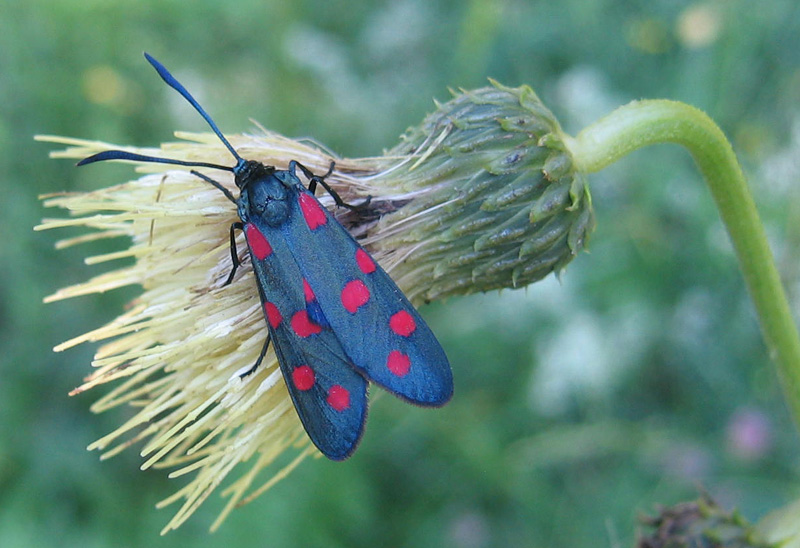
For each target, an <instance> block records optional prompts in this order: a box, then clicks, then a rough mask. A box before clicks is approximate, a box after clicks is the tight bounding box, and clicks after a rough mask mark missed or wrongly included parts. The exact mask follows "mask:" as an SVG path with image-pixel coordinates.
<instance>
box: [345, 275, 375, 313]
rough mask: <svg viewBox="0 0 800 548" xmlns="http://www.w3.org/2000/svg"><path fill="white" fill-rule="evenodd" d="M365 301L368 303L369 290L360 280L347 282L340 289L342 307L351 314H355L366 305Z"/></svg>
mask: <svg viewBox="0 0 800 548" xmlns="http://www.w3.org/2000/svg"><path fill="white" fill-rule="evenodd" d="M367 301H369V289H368V288H367V286H366V285H365V284H364V282H362V281H361V280H352V281H350V282H347V284H346V285H345V286H344V289H342V306H344V307H345V309H346V310H347V311H348V312H350V313H351V314H355V312H356V310H358V309H359V308H360V307H362V306H364V305H365V304H367Z"/></svg>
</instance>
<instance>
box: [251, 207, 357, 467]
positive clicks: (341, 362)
mask: <svg viewBox="0 0 800 548" xmlns="http://www.w3.org/2000/svg"><path fill="white" fill-rule="evenodd" d="M245 235H246V238H247V242H248V246H249V248H250V256H251V258H252V261H253V268H254V270H255V274H256V280H257V282H258V288H259V293H260V296H261V302H262V304H263V307H264V314H265V317H266V319H267V324H268V326H269V332H270V336H271V339H272V344H273V345H274V347H275V353H276V354H277V357H278V363H279V364H280V367H281V371H282V372H283V376H284V379H285V380H286V385H287V387H288V390H289V394H290V395H291V397H292V401H293V402H294V405H295V409H296V410H297V414H298V415H299V416H300V421H301V422H302V423H303V427H304V428H305V430H306V432H307V433H308V435H309V437H310V438H311V441H313V442H314V445H316V446H317V447H318V448H319V450H320V451H321V452H322V453H323V454H324V455H325V456H326V457H328V458H330V459H333V460H342V459H345V458H347V457H348V456H350V454H351V453H352V452H353V451H354V450H355V448H356V445H358V441H359V439H360V438H361V434H362V433H363V431H364V423H365V421H366V414H367V380H366V379H365V378H364V377H363V376H362V375H361V374H360V373H359V372H358V371H357V370H356V369H355V368H354V366H353V365H352V363H350V360H349V359H348V356H347V353H346V351H345V350H344V349H343V348H342V347H341V345H340V342H339V339H338V338H337V336H336V335H335V334H334V333H333V331H332V330H331V328H330V326H329V325H328V324H327V322H326V321H325V318H324V317H323V316H322V315H321V314H320V313H319V310H318V307H315V305H314V303H313V302H307V301H306V298H305V295H306V293H307V292H306V291H304V287H305V286H307V284H306V283H304V281H303V273H302V270H301V268H300V265H298V263H297V262H296V259H295V254H294V253H293V252H292V250H290V247H289V242H288V241H287V240H286V239H285V237H284V234H283V231H282V229H280V228H271V227H269V226H267V225H266V224H265V223H263V222H260V220H259V219H250V222H249V223H248V224H246V225H245Z"/></svg>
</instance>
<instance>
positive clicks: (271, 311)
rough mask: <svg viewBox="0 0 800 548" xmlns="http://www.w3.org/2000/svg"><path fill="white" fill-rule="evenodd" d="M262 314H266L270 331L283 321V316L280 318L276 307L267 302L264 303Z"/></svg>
mask: <svg viewBox="0 0 800 548" xmlns="http://www.w3.org/2000/svg"><path fill="white" fill-rule="evenodd" d="M264 312H265V313H266V314H267V321H268V322H269V325H271V326H272V329H275V328H276V327H278V326H279V325H280V324H281V322H282V321H283V316H281V313H280V311H279V310H278V307H277V306H275V305H274V304H272V303H271V302H269V301H267V302H265V303H264Z"/></svg>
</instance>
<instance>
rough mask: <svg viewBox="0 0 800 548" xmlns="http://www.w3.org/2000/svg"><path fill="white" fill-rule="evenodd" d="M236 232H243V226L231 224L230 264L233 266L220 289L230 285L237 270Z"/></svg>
mask: <svg viewBox="0 0 800 548" xmlns="http://www.w3.org/2000/svg"><path fill="white" fill-rule="evenodd" d="M237 230H244V225H243V224H242V223H240V222H236V223H233V224H232V225H231V263H232V264H233V268H231V273H230V274H228V279H227V280H225V283H224V284H222V287H225V286H226V285H230V283H231V282H232V281H233V275H234V274H236V269H237V268H239V264H241V263H239V250H238V249H236V231H237Z"/></svg>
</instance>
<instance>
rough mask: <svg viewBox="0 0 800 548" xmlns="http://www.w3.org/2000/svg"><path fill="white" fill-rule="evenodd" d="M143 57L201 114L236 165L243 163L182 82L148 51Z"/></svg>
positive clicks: (242, 159)
mask: <svg viewBox="0 0 800 548" xmlns="http://www.w3.org/2000/svg"><path fill="white" fill-rule="evenodd" d="M144 57H145V59H147V62H148V63H150V64H151V65H153V68H154V69H156V72H158V75H159V76H161V79H162V80H164V82H166V83H167V85H168V86H169V87H171V88H172V89H174V90H175V91H177V92H178V93H180V94H181V96H183V98H184V99H186V100H187V101H188V102H189V103H190V104H191V105H192V106H193V107H194V109H195V110H196V111H197V112H199V113H200V116H202V117H203V119H204V120H205V121H206V122H207V123H208V125H209V126H210V127H211V129H212V130H214V133H216V134H217V137H219V140H220V141H222V144H224V145H225V146H226V147H227V148H228V150H229V151H230V152H231V154H233V157H234V158H236V164H237V167H238V166H240V165H243V164H244V162H245V160H244V158H242V157H241V156H239V153H238V152H236V149H234V148H233V146H232V145H231V144H230V143H229V142H228V140H227V139H226V138H225V136H224V135H222V132H221V131H220V130H219V128H218V127H217V124H215V123H214V120H212V119H211V116H209V115H208V113H207V112H206V111H205V110H203V107H201V106H200V103H198V102H197V100H195V98H194V97H192V94H191V93H189V92H188V91H187V90H186V88H185V87H183V84H181V83H180V82H178V81H177V80H176V79H175V77H174V76H173V75H172V74H170V72H169V71H168V70H167V69H166V67H165V66H164V65H162V64H161V63H159V62H158V61H156V60H155V59H154V58H153V57H152V56H151V55H150V54H149V53H147V52H145V54H144ZM234 169H235V168H234Z"/></svg>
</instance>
